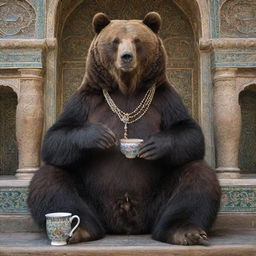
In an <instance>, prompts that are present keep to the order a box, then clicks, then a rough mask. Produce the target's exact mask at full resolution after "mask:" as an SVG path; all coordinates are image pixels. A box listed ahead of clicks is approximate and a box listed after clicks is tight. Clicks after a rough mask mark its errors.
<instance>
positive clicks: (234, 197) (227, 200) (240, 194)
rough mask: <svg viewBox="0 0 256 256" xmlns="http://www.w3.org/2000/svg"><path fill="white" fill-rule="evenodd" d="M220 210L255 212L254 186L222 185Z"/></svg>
mask: <svg viewBox="0 0 256 256" xmlns="http://www.w3.org/2000/svg"><path fill="white" fill-rule="evenodd" d="M220 212H256V187H255V186H222V205H221V209H220Z"/></svg>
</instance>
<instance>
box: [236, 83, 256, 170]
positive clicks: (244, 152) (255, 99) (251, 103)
mask: <svg viewBox="0 0 256 256" xmlns="http://www.w3.org/2000/svg"><path fill="white" fill-rule="evenodd" d="M252 88H254V90H252V91H250V87H249V88H248V90H245V91H242V92H241V93H240V97H239V99H240V106H241V113H242V132H241V138H240V152H239V167H240V169H241V170H242V172H247V173H255V171H256V86H255V85H254V87H252Z"/></svg>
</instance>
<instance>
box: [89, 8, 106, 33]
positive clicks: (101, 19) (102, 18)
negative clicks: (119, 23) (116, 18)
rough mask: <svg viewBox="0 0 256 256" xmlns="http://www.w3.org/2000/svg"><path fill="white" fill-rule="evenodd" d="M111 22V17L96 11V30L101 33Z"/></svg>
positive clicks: (94, 22)
mask: <svg viewBox="0 0 256 256" xmlns="http://www.w3.org/2000/svg"><path fill="white" fill-rule="evenodd" d="M109 23H110V19H109V18H108V16H107V15H106V14H105V13H102V12H99V13H96V14H95V15H94V17H93V19H92V25H93V28H94V31H95V32H96V33H97V34H99V33H100V31H101V30H102V29H103V28H105V27H106V26H107V25H108V24H109Z"/></svg>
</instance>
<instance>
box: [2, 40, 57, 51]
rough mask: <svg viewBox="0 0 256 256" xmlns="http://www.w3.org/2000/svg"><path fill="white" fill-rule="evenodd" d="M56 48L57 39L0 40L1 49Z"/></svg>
mask: <svg viewBox="0 0 256 256" xmlns="http://www.w3.org/2000/svg"><path fill="white" fill-rule="evenodd" d="M55 47H57V39H56V38H45V39H0V49H21V48H40V49H54V48H55Z"/></svg>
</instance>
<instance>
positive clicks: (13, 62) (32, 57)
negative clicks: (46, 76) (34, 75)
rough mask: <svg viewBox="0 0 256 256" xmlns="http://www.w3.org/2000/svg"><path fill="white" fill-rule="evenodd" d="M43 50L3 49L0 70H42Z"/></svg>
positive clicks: (0, 53)
mask: <svg viewBox="0 0 256 256" xmlns="http://www.w3.org/2000/svg"><path fill="white" fill-rule="evenodd" d="M42 67H43V60H42V50H41V49H1V50H0V68H42Z"/></svg>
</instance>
